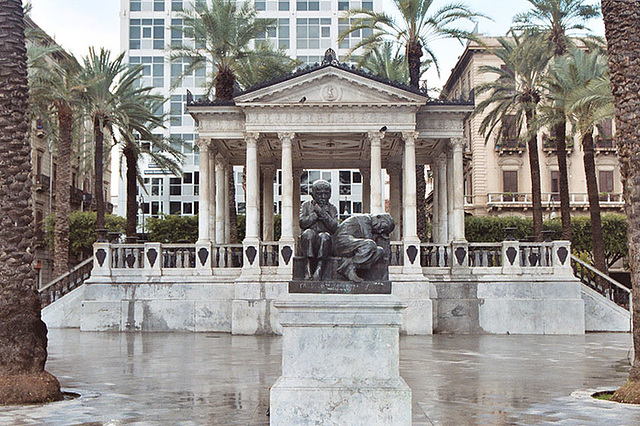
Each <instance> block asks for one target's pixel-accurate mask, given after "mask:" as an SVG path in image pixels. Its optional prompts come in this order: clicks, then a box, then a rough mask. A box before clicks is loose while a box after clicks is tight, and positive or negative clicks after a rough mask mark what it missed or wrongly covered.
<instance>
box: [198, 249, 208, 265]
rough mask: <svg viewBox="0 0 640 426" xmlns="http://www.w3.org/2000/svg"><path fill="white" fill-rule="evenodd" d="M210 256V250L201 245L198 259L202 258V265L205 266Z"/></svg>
mask: <svg viewBox="0 0 640 426" xmlns="http://www.w3.org/2000/svg"><path fill="white" fill-rule="evenodd" d="M208 258H209V250H207V249H206V248H204V247H200V250H198V259H200V265H202V266H204V264H205V263H207V259H208Z"/></svg>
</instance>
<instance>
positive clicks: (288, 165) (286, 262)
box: [278, 132, 300, 275]
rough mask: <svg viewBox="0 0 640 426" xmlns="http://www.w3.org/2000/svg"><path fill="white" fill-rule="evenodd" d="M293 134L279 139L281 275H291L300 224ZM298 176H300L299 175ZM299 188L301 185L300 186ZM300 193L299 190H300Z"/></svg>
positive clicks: (289, 133)
mask: <svg viewBox="0 0 640 426" xmlns="http://www.w3.org/2000/svg"><path fill="white" fill-rule="evenodd" d="M294 136H295V135H294V134H293V133H291V132H287V133H278V138H279V139H280V143H281V144H282V164H281V166H280V167H281V170H282V180H281V185H282V197H281V200H282V202H281V204H282V207H281V210H280V219H281V221H280V229H281V232H280V241H279V244H278V251H279V253H280V254H279V268H278V273H279V274H286V275H290V274H291V270H292V269H291V265H292V264H293V263H292V261H291V259H292V258H293V254H294V248H295V238H294V224H295V223H297V222H298V215H297V214H296V211H295V210H294V201H293V194H294V185H295V184H294V178H293V174H294V171H293V138H294ZM298 176H300V174H299V173H298ZM298 188H300V185H299V184H298ZM298 192H299V190H298Z"/></svg>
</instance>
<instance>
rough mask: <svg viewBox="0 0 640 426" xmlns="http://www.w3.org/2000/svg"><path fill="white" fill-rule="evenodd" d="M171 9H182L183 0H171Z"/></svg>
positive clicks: (179, 10)
mask: <svg viewBox="0 0 640 426" xmlns="http://www.w3.org/2000/svg"><path fill="white" fill-rule="evenodd" d="M171 10H173V11H174V12H181V11H182V0H171Z"/></svg>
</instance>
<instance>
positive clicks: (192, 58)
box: [170, 0, 298, 243]
mask: <svg viewBox="0 0 640 426" xmlns="http://www.w3.org/2000/svg"><path fill="white" fill-rule="evenodd" d="M256 15H257V12H256V10H255V9H254V7H253V5H252V3H251V2H243V3H242V4H241V5H238V4H237V3H236V2H235V1H231V0H211V1H210V2H205V1H202V2H196V4H195V7H194V8H193V9H191V10H186V11H184V12H183V13H181V15H180V17H181V18H182V25H181V26H178V27H175V28H173V29H174V30H176V31H180V32H182V34H183V35H184V36H185V37H188V38H193V39H194V43H193V44H191V45H189V44H181V45H179V46H173V47H172V48H171V55H170V59H171V60H185V59H186V60H187V61H188V62H189V65H188V66H187V67H186V68H185V69H184V71H183V73H182V75H181V76H180V78H179V79H178V80H177V82H179V81H180V79H181V78H182V77H183V76H185V75H189V74H191V73H193V72H194V71H198V70H202V69H205V70H208V71H209V76H208V78H207V79H206V82H205V95H206V96H207V97H210V96H211V94H212V93H214V94H215V98H216V99H217V100H221V101H229V100H231V99H232V98H233V92H234V90H235V88H236V86H237V79H239V83H240V84H242V86H244V87H247V86H249V85H251V84H254V83H257V82H258V81H259V80H262V79H264V80H267V79H269V78H273V77H276V76H278V75H281V74H283V73H287V72H290V71H293V70H294V69H295V67H296V66H297V64H298V62H297V61H294V60H293V59H291V58H289V57H287V56H286V55H285V54H284V53H283V52H282V51H274V50H273V49H271V48H270V45H269V44H267V43H265V42H262V43H258V45H257V46H256V47H257V48H256V49H252V48H251V44H252V42H253V41H254V40H256V39H257V38H259V37H262V36H264V35H265V33H266V32H267V29H268V28H270V27H271V26H273V25H275V21H274V20H267V19H256ZM229 188H230V191H231V192H230V194H233V196H231V197H229V222H230V229H231V236H230V238H231V242H232V243H234V242H236V241H237V212H236V201H235V180H234V173H233V168H231V170H230V171H229Z"/></svg>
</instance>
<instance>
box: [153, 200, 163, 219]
mask: <svg viewBox="0 0 640 426" xmlns="http://www.w3.org/2000/svg"><path fill="white" fill-rule="evenodd" d="M161 213H162V202H161V201H152V202H151V216H152V217H159V216H160V214H161Z"/></svg>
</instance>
